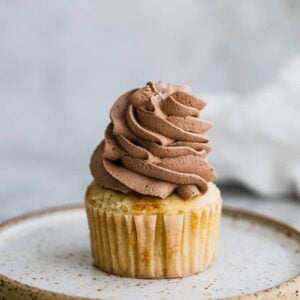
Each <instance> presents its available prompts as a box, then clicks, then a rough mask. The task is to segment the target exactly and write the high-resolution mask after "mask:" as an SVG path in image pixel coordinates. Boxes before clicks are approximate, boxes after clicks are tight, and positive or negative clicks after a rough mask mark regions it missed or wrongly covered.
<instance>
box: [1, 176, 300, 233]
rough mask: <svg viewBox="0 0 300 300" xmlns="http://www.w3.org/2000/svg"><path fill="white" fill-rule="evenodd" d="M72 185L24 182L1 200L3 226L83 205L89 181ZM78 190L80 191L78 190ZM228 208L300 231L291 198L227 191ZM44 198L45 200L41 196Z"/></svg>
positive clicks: (298, 208) (299, 213) (298, 206)
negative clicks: (43, 211)
mask: <svg viewBox="0 0 300 300" xmlns="http://www.w3.org/2000/svg"><path fill="white" fill-rule="evenodd" d="M69 179H70V181H71V182H70V183H69V185H67V186H64V188H62V187H60V186H59V185H55V183H53V184H52V188H50V187H47V185H46V187H45V186H39V189H37V188H33V189H30V188H29V187H28V186H27V187H26V186H25V187H24V185H22V182H20V184H19V185H15V186H19V189H16V188H15V189H12V190H11V191H10V192H7V193H6V197H2V199H0V203H1V206H2V209H1V210H0V222H2V221H4V220H5V219H8V218H11V217H13V216H16V215H19V214H23V213H25V212H28V211H31V210H35V209H41V208H44V207H50V206H57V205H64V204H69V203H78V202H80V201H82V199H83V195H84V190H85V186H86V185H87V184H86V183H85V181H84V180H83V181H80V179H78V182H77V183H78V184H74V178H72V177H70V178H69ZM74 186H76V188H74ZM222 191H223V199H224V205H226V206H230V207H235V208H242V209H246V210H250V211H254V212H257V213H260V214H263V215H266V216H269V217H272V218H275V219H277V220H280V221H283V222H285V223H288V224H289V225H291V226H293V227H296V228H297V229H298V230H300V201H299V199H294V198H288V197H276V198H267V199H266V198H261V197H259V196H255V195H253V194H250V193H247V192H245V191H243V190H241V189H239V188H224V189H222ZM41 195H42V196H41Z"/></svg>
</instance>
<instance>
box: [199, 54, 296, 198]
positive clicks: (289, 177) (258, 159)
mask: <svg viewBox="0 0 300 300" xmlns="http://www.w3.org/2000/svg"><path fill="white" fill-rule="evenodd" d="M241 98H242V99H241ZM204 99H206V100H207V103H208V105H207V106H206V109H205V112H204V115H205V118H206V119H208V120H212V121H213V123H214V127H213V128H212V129H211V132H210V137H211V143H212V145H213V147H214V148H213V152H212V153H211V154H210V158H209V159H210V161H211V162H212V164H213V165H215V166H216V167H217V172H218V175H219V177H218V178H219V180H220V182H226V181H237V182H240V183H242V184H244V185H246V186H248V187H249V188H251V189H253V190H255V191H257V192H259V193H261V194H262V195H266V196H272V195H275V194H277V195H278V194H295V193H297V195H298V196H300V56H298V57H294V58H293V59H291V60H290V61H289V62H288V63H287V64H286V65H285V66H284V67H283V69H282V70H281V71H280V72H279V73H278V74H277V75H276V74H275V77H274V80H273V81H272V82H270V83H269V84H268V85H267V86H265V87H264V88H261V89H259V90H257V91H255V92H253V93H252V94H251V95H247V96H241V95H239V94H236V93H232V92H227V93H218V94H209V95H206V98H204Z"/></svg>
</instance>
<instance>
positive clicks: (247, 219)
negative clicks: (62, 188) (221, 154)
mask: <svg viewBox="0 0 300 300" xmlns="http://www.w3.org/2000/svg"><path fill="white" fill-rule="evenodd" d="M0 295H2V296H6V297H7V299H10V298H11V299H19V298H17V297H20V299H32V298H34V297H35V298H36V299H66V298H67V299H70V298H69V297H67V296H66V295H70V296H74V297H75V298H76V299H77V297H80V298H84V297H90V298H97V299H133V298H136V299H172V300H175V299H215V298H218V299H219V298H225V297H233V296H242V295H244V297H245V299H248V298H249V299H250V298H251V299H252V298H255V299H257V298H260V299H267V298H268V299H274V298H276V297H278V298H280V297H286V299H293V298H295V299H297V298H298V295H299V297H300V232H298V231H297V230H296V229H293V228H291V227H289V226H288V225H284V224H282V223H279V222H277V221H274V220H271V219H269V218H266V217H262V216H258V215H256V214H253V213H249V212H242V211H238V210H233V209H229V208H225V209H223V215H222V224H221V236H220V242H219V251H218V256H217V260H216V262H215V263H214V265H213V266H212V267H211V268H210V269H209V270H207V271H205V272H204V273H201V274H198V275H194V276H191V277H187V278H183V279H168V280H167V279H166V280H164V279H159V280H145V279H130V278H122V277H118V276H113V275H108V274H106V273H104V272H102V271H100V270H99V269H97V268H95V267H93V265H92V258H91V255H90V248H89V238H88V228H87V221H86V216H85V211H84V209H83V208H82V207H79V206H72V207H70V206H68V207H62V208H55V209H50V210H49V209H48V210H44V211H42V212H36V213H31V214H28V215H25V216H21V217H18V218H14V219H12V220H9V221H7V222H5V223H3V224H2V225H0ZM245 295H246V296H245ZM72 298H73V297H71V299H72ZM4 299H5V298H4Z"/></svg>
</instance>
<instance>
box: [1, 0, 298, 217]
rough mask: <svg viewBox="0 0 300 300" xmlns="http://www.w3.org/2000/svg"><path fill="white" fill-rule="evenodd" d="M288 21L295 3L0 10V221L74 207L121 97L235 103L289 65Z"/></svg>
mask: <svg viewBox="0 0 300 300" xmlns="http://www.w3.org/2000/svg"><path fill="white" fill-rule="evenodd" d="M299 20H300V2H299V1H296V0H294V1H292V0H281V1H279V0H266V1H259V0H252V1H233V0H226V1H225V0H223V1H208V0H207V1H196V0H185V1H180V0H164V1H157V0H152V1H138V0H134V1H133V0H127V1H116V0H110V1H96V0H90V1H79V0H75V1H66V0H53V1H43V0H41V1H33V0H27V1H21V0H17V1H9V0H6V1H5V0H0V203H1V209H0V219H4V218H6V217H9V216H12V215H14V214H17V213H20V212H23V211H27V210H30V209H33V208H39V207H44V206H51V205H56V204H62V203H67V202H79V201H82V198H83V194H84V189H85V187H86V185H87V184H88V182H89V181H90V180H91V177H90V175H89V170H88V162H89V157H90V155H91V152H92V151H93V149H94V147H95V146H96V144H97V143H98V142H99V141H100V140H101V138H102V136H103V131H104V128H105V126H106V124H107V122H108V120H109V118H108V112H109V108H110V106H111V104H112V102H113V101H114V100H115V99H116V97H117V96H118V95H119V94H120V93H122V92H124V91H126V90H128V89H130V88H132V87H137V86H141V85H143V84H144V83H145V82H146V81H148V80H153V81H156V80H160V79H162V80H167V81H170V82H172V81H173V82H180V83H185V84H187V85H190V86H191V87H192V88H193V90H194V92H195V93H197V94H199V95H209V94H212V93H214V94H215V93H217V94H218V95H219V98H220V99H222V95H223V94H224V93H225V92H226V91H230V92H232V93H235V95H236V99H238V100H237V101H238V102H239V103H243V102H245V101H247V97H248V95H251V94H253V92H254V91H256V90H259V89H263V88H264V86H266V85H267V84H268V83H269V82H271V81H272V80H273V78H274V74H277V73H278V72H279V70H280V69H281V68H282V67H283V66H284V65H285V64H286V63H287V62H288V61H289V60H290V58H291V57H294V56H295V55H298V54H299V53H300V39H299V36H300V26H299ZM207 102H208V104H209V101H207ZM279 113H280V112H279ZM212 121H214V122H215V123H218V120H214V119H213V120H212ZM216 121H217V122H216ZM225 143H226V141H225ZM224 147H226V144H225V145H224ZM283 155H284V156H285V155H288V153H283ZM215 167H216V169H217V170H218V167H219V168H220V169H221V172H220V173H221V178H220V180H221V181H228V180H229V181H231V180H230V179H231V178H227V177H226V174H225V175H224V172H222V166H221V164H220V166H218V162H217V164H216V165H215ZM249 167H251V166H249ZM232 191H235V190H232V189H231V190H229V194H228V195H231V194H230V193H232ZM235 195H236V194H235ZM245 197H247V196H245ZM278 197H279V201H280V204H278V205H282V204H281V202H282V201H283V198H280V197H281V196H278ZM278 197H277V198H278ZM230 198H231V199H234V196H230ZM274 198H276V197H274ZM237 199H239V196H237ZM228 201H229V200H228ZM245 201H246V200H245ZM247 201H248V200H247ZM247 201H246V202H245V204H244V206H245V207H249V206H252V207H253V206H255V205H252V204H248V202H247ZM249 201H250V200H249ZM262 201H263V200H261V201H258V200H254V202H253V203H256V204H257V203H260V204H259V205H265V204H261V203H262ZM268 201H270V200H266V202H264V203H267V204H266V205H267V207H269V206H268V205H269V204H268V203H269V202H268ZM290 201H292V200H290ZM288 202H289V200H286V201H285V203H288ZM236 203H237V205H238V206H239V205H242V204H241V203H242V201H241V202H239V201H238V200H237V202H236ZM291 203H292V204H291V205H292V208H290V207H288V208H286V209H285V208H284V209H283V208H282V207H281V208H280V209H278V211H280V210H281V212H283V213H282V214H281V215H282V217H283V218H285V216H286V217H287V211H286V210H290V211H291V212H292V211H294V212H295V211H296V210H295V208H294V206H295V207H297V208H298V204H295V203H294V202H291ZM233 205H234V203H233ZM257 205H258V204H257ZM271 206H272V207H274V206H276V205H275V204H271ZM265 209H266V208H265V207H264V208H260V210H262V212H264V210H265ZM297 213H298V215H295V219H297V216H299V210H298V211H297ZM294 214H295V213H294ZM275 215H276V212H275ZM279 217H280V216H279Z"/></svg>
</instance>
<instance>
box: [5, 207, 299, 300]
mask: <svg viewBox="0 0 300 300" xmlns="http://www.w3.org/2000/svg"><path fill="white" fill-rule="evenodd" d="M83 208H84V205H83V204H71V205H64V206H57V207H50V208H45V209H41V210H36V211H33V212H29V213H25V214H22V215H19V216H16V217H13V218H11V219H8V220H6V221H4V222H2V223H0V231H2V230H3V229H5V228H6V227H9V226H13V225H15V224H17V223H20V222H23V221H26V220H28V219H32V218H36V217H40V216H43V215H48V214H51V213H56V212H61V211H69V210H76V209H83ZM222 214H223V215H226V216H229V217H231V218H235V219H243V218H245V219H248V220H251V221H255V222H257V223H260V224H262V225H265V226H269V227H272V228H273V229H275V230H277V231H279V232H281V233H284V234H286V235H287V236H288V237H290V238H293V239H295V240H297V241H299V242H300V231H299V230H297V229H296V228H293V227H292V226H290V225H288V224H286V223H283V222H281V221H277V220H275V219H273V218H270V217H267V216H264V215H261V214H256V213H254V212H250V211H247V210H241V209H236V208H231V207H226V206H225V207H223V208H222ZM1 289H3V290H4V292H1ZM0 292H1V293H2V294H0V296H3V297H4V298H3V299H7V300H9V299H19V298H18V297H19V296H22V299H24V300H26V299H39V300H50V299H51V300H52V299H58V300H65V299H71V300H73V299H74V300H75V299H76V300H78V299H82V300H94V299H95V300H96V299H99V298H89V297H78V296H71V295H67V294H65V293H58V292H52V291H48V290H44V289H39V288H37V287H33V286H29V285H26V284H23V283H20V282H18V281H16V280H14V279H11V278H9V277H7V276H5V275H3V274H1V273H0ZM299 296H300V273H299V274H298V275H296V276H295V277H293V278H291V279H289V280H287V281H285V282H282V283H280V284H279V285H276V286H274V287H271V288H268V289H265V290H260V291H257V292H254V293H249V294H245V295H242V296H233V297H229V298H223V299H227V300H229V299H230V300H235V299H241V300H250V299H296V298H297V299H298V297H299Z"/></svg>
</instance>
